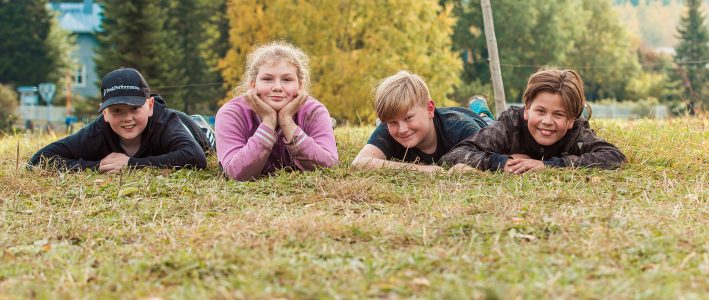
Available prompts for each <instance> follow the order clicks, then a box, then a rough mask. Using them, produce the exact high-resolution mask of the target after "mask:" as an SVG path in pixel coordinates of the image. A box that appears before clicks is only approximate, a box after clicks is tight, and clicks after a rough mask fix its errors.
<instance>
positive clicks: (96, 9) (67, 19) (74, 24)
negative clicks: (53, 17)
mask: <svg viewBox="0 0 709 300" xmlns="http://www.w3.org/2000/svg"><path fill="white" fill-rule="evenodd" d="M92 2H93V1H92ZM47 5H48V6H49V8H50V9H52V10H53V11H55V12H57V14H58V19H59V25H61V26H62V28H64V29H66V30H69V31H71V32H74V33H95V32H99V31H103V29H101V11H102V9H101V5H98V4H96V3H91V4H90V5H91V9H90V11H87V10H85V9H84V3H81V2H78V3H74V2H71V3H63V2H62V3H57V2H53V3H50V4H47Z"/></svg>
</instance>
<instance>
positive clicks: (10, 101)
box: [0, 84, 19, 131]
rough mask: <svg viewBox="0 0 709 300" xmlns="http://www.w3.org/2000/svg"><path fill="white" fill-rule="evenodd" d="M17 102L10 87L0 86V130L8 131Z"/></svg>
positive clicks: (15, 95)
mask: <svg viewBox="0 0 709 300" xmlns="http://www.w3.org/2000/svg"><path fill="white" fill-rule="evenodd" d="M18 105H19V102H18V100H17V93H16V92H15V90H14V89H13V88H12V86H9V85H4V84H0V107H2V109H0V130H2V131H9V130H10V129H11V127H12V122H13V121H14V120H15V118H16V116H15V110H16V109H17V106H18Z"/></svg>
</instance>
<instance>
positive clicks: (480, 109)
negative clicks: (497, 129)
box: [468, 96, 495, 120]
mask: <svg viewBox="0 0 709 300" xmlns="http://www.w3.org/2000/svg"><path fill="white" fill-rule="evenodd" d="M468 107H469V108H470V110H472V111H473V112H475V113H476V114H478V115H479V114H485V115H486V116H488V117H489V118H490V119H492V120H495V115H493V114H492V112H491V111H490V108H489V107H487V98H485V96H473V97H470V100H469V101H468Z"/></svg>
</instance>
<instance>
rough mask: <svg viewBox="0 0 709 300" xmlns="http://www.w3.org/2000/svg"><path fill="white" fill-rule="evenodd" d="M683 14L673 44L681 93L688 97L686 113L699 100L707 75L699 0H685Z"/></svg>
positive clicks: (708, 52) (708, 49)
mask: <svg viewBox="0 0 709 300" xmlns="http://www.w3.org/2000/svg"><path fill="white" fill-rule="evenodd" d="M686 3H687V14H686V15H684V16H683V17H682V19H681V20H680V24H679V27H678V28H677V32H678V33H679V38H680V43H679V45H678V46H677V55H675V62H676V63H677V65H678V66H679V68H680V75H681V77H682V79H683V82H684V88H685V89H684V95H685V97H686V98H687V99H689V109H690V113H692V114H693V113H694V108H695V106H696V105H706V104H707V102H706V101H704V103H702V99H703V97H702V89H703V88H704V84H705V80H706V77H707V70H706V64H707V61H709V45H708V44H707V43H708V42H709V32H707V28H706V23H705V18H706V17H705V16H704V15H703V14H702V13H701V11H700V9H699V7H700V5H701V1H700V0H687V2H686Z"/></svg>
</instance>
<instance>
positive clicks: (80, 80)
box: [74, 64, 86, 87]
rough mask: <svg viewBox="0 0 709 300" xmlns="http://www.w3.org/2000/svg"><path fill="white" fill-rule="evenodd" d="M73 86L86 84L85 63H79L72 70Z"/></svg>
mask: <svg viewBox="0 0 709 300" xmlns="http://www.w3.org/2000/svg"><path fill="white" fill-rule="evenodd" d="M74 86H75V87H85V86H86V65H84V64H81V65H79V66H77V67H76V70H75V71H74Z"/></svg>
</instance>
